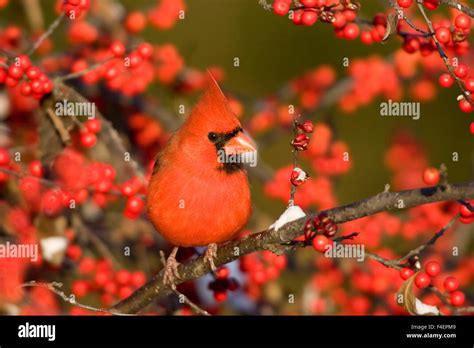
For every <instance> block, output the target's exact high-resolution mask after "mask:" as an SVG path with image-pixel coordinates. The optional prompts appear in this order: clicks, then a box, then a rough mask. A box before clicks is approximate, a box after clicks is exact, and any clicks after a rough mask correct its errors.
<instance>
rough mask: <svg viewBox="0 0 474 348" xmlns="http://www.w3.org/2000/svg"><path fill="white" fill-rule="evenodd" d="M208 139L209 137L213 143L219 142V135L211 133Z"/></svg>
mask: <svg viewBox="0 0 474 348" xmlns="http://www.w3.org/2000/svg"><path fill="white" fill-rule="evenodd" d="M207 137H208V138H209V140H210V141H212V142H215V141H217V138H218V136H217V134H216V133H214V132H210V133H209V134H208V135H207Z"/></svg>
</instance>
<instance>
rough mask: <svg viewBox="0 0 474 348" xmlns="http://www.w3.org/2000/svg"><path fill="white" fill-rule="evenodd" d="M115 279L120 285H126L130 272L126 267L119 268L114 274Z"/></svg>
mask: <svg viewBox="0 0 474 348" xmlns="http://www.w3.org/2000/svg"><path fill="white" fill-rule="evenodd" d="M115 279H116V280H117V283H119V284H120V285H127V284H128V283H129V282H130V279H131V274H130V272H129V271H127V270H126V269H121V270H120V271H118V272H117V274H116V275H115Z"/></svg>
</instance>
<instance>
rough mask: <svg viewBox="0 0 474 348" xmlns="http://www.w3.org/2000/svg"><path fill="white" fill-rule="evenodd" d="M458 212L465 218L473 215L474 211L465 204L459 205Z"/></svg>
mask: <svg viewBox="0 0 474 348" xmlns="http://www.w3.org/2000/svg"><path fill="white" fill-rule="evenodd" d="M459 213H460V214H461V216H462V217H465V218H470V217H472V216H473V215H474V212H471V211H470V210H469V208H468V207H466V206H465V205H461V207H460V208H459Z"/></svg>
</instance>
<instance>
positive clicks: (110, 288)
mask: <svg viewBox="0 0 474 348" xmlns="http://www.w3.org/2000/svg"><path fill="white" fill-rule="evenodd" d="M117 289H118V286H117V284H116V283H115V282H113V281H108V282H107V283H105V285H104V292H105V293H107V294H111V295H114V294H116V293H117Z"/></svg>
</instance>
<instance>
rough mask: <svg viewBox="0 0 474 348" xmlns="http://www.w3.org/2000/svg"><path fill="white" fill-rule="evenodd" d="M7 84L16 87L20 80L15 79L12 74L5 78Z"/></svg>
mask: <svg viewBox="0 0 474 348" xmlns="http://www.w3.org/2000/svg"><path fill="white" fill-rule="evenodd" d="M5 85H7V86H8V87H15V86H16V85H18V80H17V79H14V78H13V77H11V76H7V78H6V79H5Z"/></svg>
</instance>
